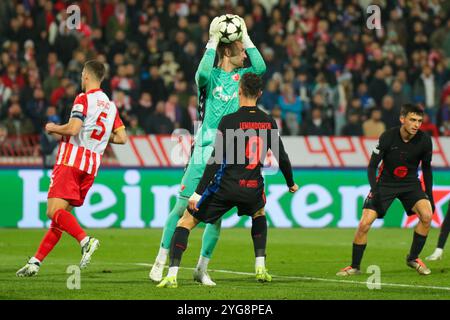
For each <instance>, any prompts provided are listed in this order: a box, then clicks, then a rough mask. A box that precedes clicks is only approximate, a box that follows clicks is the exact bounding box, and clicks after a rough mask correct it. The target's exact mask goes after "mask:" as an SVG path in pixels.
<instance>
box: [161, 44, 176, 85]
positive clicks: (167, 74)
mask: <svg viewBox="0 0 450 320" xmlns="http://www.w3.org/2000/svg"><path fill="white" fill-rule="evenodd" d="M179 67H180V65H179V64H178V63H177V62H176V61H175V57H174V55H173V53H172V52H171V51H166V52H164V53H163V61H162V64H161V66H160V67H159V73H160V74H161V77H162V79H163V80H164V85H165V86H166V88H172V86H173V83H174V78H175V75H176V73H177V71H178V68H179Z"/></svg>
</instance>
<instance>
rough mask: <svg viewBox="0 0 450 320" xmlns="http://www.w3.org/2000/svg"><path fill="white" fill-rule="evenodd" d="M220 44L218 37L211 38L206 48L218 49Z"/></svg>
mask: <svg viewBox="0 0 450 320" xmlns="http://www.w3.org/2000/svg"><path fill="white" fill-rule="evenodd" d="M218 45H219V41H217V40H216V39H211V38H210V39H209V41H208V43H207V44H206V49H214V50H216V49H217V46H218Z"/></svg>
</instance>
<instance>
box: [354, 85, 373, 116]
mask: <svg viewBox="0 0 450 320" xmlns="http://www.w3.org/2000/svg"><path fill="white" fill-rule="evenodd" d="M368 91H369V88H368V87H367V84H366V83H364V82H362V83H360V84H359V85H358V91H357V97H358V98H359V99H360V100H361V106H362V107H363V108H364V109H365V110H366V109H369V108H372V107H373V106H374V105H375V100H374V99H373V98H372V97H371V96H370V95H369V93H368Z"/></svg>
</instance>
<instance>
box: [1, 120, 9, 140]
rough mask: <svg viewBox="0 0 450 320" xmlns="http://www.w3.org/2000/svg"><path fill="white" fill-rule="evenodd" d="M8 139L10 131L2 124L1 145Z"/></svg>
mask: <svg viewBox="0 0 450 320" xmlns="http://www.w3.org/2000/svg"><path fill="white" fill-rule="evenodd" d="M7 137H8V129H7V128H6V126H5V125H4V124H3V123H0V145H1V144H2V143H3V142H4V141H5V140H6V138H7Z"/></svg>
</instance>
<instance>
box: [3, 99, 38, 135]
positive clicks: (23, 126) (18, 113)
mask: <svg viewBox="0 0 450 320" xmlns="http://www.w3.org/2000/svg"><path fill="white" fill-rule="evenodd" d="M3 125H4V126H5V128H6V130H7V131H8V136H13V137H17V136H22V135H27V134H32V133H34V127H33V123H32V122H31V120H30V119H29V118H27V117H26V116H25V115H24V114H23V113H22V108H21V107H20V104H19V103H13V104H12V105H11V106H10V107H9V109H8V117H7V118H6V119H5V120H4V121H3Z"/></svg>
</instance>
